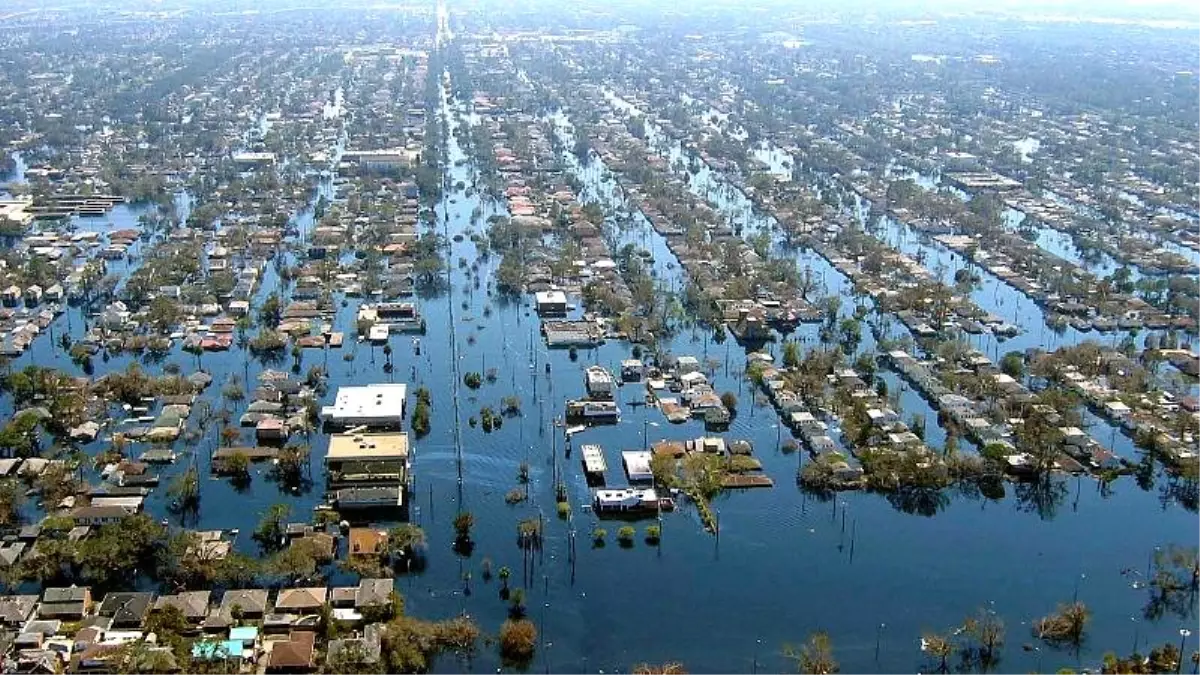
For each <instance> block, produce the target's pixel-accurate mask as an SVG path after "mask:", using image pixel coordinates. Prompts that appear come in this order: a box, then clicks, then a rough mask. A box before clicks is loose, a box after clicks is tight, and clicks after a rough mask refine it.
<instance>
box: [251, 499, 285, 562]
mask: <svg viewBox="0 0 1200 675" xmlns="http://www.w3.org/2000/svg"><path fill="white" fill-rule="evenodd" d="M291 512H292V509H291V507H290V506H288V505H287V504H272V505H271V506H269V507H267V510H266V512H265V513H263V516H262V519H261V520H259V521H258V527H257V528H256V529H255V530H254V535H253V537H254V541H256V542H258V545H259V547H260V548H262V550H263V552H264V553H274V552H275V551H278V550H279V549H281V548H282V547H283V545H284V539H285V535H286V533H287V518H288V516H289V515H290V514H291Z"/></svg>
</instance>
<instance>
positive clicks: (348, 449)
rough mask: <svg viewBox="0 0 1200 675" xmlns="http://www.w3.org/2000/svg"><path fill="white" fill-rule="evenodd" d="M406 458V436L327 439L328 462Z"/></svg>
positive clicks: (342, 435) (382, 435)
mask: <svg viewBox="0 0 1200 675" xmlns="http://www.w3.org/2000/svg"><path fill="white" fill-rule="evenodd" d="M403 457H408V434H406V433H403V432H401V433H394V434H367V433H356V434H334V435H333V436H331V437H330V439H329V453H328V454H327V455H326V461H328V460H347V459H364V458H365V459H399V458H403Z"/></svg>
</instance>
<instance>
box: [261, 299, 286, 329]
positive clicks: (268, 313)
mask: <svg viewBox="0 0 1200 675" xmlns="http://www.w3.org/2000/svg"><path fill="white" fill-rule="evenodd" d="M282 317H283V310H282V307H281V303H280V301H279V295H278V294H277V293H271V294H270V295H268V296H267V298H266V300H263V304H262V306H261V307H259V308H258V321H259V323H261V324H262V325H264V326H266V327H267V328H275V327H276V326H278V325H279V321H280V319H282Z"/></svg>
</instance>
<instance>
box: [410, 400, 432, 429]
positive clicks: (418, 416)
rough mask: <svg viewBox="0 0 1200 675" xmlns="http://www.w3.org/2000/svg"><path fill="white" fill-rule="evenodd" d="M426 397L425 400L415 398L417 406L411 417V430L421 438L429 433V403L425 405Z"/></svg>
mask: <svg viewBox="0 0 1200 675" xmlns="http://www.w3.org/2000/svg"><path fill="white" fill-rule="evenodd" d="M427 400H428V395H427V396H426V397H425V398H421V397H419V396H418V397H417V405H416V407H414V408H413V415H412V430H413V433H414V434H416V435H417V438H421V437H423V436H425V435H426V434H428V433H429V403H427Z"/></svg>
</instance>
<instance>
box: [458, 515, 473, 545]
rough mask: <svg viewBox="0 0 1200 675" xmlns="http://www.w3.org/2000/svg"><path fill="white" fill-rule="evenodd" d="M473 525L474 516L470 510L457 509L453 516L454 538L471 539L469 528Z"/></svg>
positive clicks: (461, 540) (463, 540)
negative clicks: (455, 514) (457, 511)
mask: <svg viewBox="0 0 1200 675" xmlns="http://www.w3.org/2000/svg"><path fill="white" fill-rule="evenodd" d="M474 525H475V516H474V515H472V514H471V512H470V511H459V513H458V515H457V516H454V538H455V539H456V540H457V541H460V542H469V541H471V528H472V527H473V526H474Z"/></svg>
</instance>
